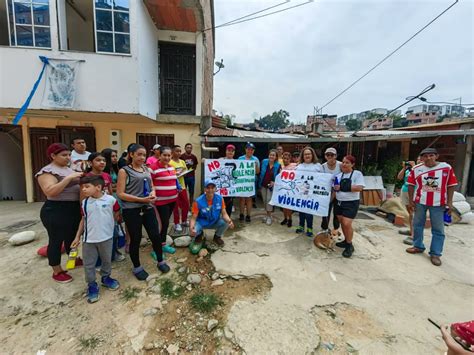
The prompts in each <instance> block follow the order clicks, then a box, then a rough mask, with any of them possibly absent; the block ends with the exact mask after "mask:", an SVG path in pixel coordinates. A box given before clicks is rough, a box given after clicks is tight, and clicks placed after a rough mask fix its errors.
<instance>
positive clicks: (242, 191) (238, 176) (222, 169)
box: [204, 159, 255, 197]
mask: <svg viewBox="0 0 474 355" xmlns="http://www.w3.org/2000/svg"><path fill="white" fill-rule="evenodd" d="M204 177H205V180H212V181H213V182H214V183H215V184H216V188H217V191H216V192H217V193H218V194H220V195H221V196H226V197H250V196H253V195H255V161H251V160H237V159H205V160H204Z"/></svg>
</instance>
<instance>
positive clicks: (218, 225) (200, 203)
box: [190, 180, 234, 246]
mask: <svg viewBox="0 0 474 355" xmlns="http://www.w3.org/2000/svg"><path fill="white" fill-rule="evenodd" d="M192 214H193V215H192V217H191V224H190V230H191V236H193V237H195V239H194V243H195V244H200V243H202V241H203V230H204V229H214V230H215V233H214V243H216V244H217V245H218V246H223V245H224V241H223V240H222V236H223V235H224V232H225V231H226V230H227V228H231V229H232V228H234V223H233V222H232V220H231V219H230V217H229V215H228V214H227V212H226V210H225V202H224V199H223V197H222V196H220V195H218V194H216V185H215V184H214V182H213V181H212V180H206V182H205V184H204V194H202V195H201V196H199V197H198V198H197V199H196V201H195V202H194V203H193V207H192Z"/></svg>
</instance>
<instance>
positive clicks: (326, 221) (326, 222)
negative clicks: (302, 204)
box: [321, 200, 341, 230]
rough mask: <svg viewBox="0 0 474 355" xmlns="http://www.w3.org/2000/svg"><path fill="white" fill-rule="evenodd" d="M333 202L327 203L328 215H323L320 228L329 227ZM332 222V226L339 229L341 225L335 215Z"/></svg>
mask: <svg viewBox="0 0 474 355" xmlns="http://www.w3.org/2000/svg"><path fill="white" fill-rule="evenodd" d="M335 201H336V200H334V201H333V202H335ZM333 202H330V203H329V209H328V216H327V217H323V220H322V222H321V229H322V230H326V229H329V220H330V219H331V211H332V210H333V209H334V205H335V203H333ZM332 224H333V226H334V229H339V227H340V226H341V224H340V223H339V219H338V218H337V216H336V215H334V218H333V220H332Z"/></svg>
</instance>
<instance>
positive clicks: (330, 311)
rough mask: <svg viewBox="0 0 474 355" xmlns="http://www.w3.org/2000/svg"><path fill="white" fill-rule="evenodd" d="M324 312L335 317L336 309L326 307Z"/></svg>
mask: <svg viewBox="0 0 474 355" xmlns="http://www.w3.org/2000/svg"><path fill="white" fill-rule="evenodd" d="M326 313H327V314H329V315H330V316H331V317H332V318H336V310H335V309H334V308H328V309H326Z"/></svg>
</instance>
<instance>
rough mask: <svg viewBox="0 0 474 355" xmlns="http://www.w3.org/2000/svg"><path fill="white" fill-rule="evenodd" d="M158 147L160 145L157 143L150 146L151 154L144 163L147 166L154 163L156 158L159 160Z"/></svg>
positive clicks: (159, 152)
mask: <svg viewBox="0 0 474 355" xmlns="http://www.w3.org/2000/svg"><path fill="white" fill-rule="evenodd" d="M160 147H161V145H159V144H155V145H154V146H153V148H152V151H153V155H151V156H149V157H148V159H147V160H146V165H147V166H151V165H154V164H156V162H157V161H158V160H160V155H161V151H160Z"/></svg>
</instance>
